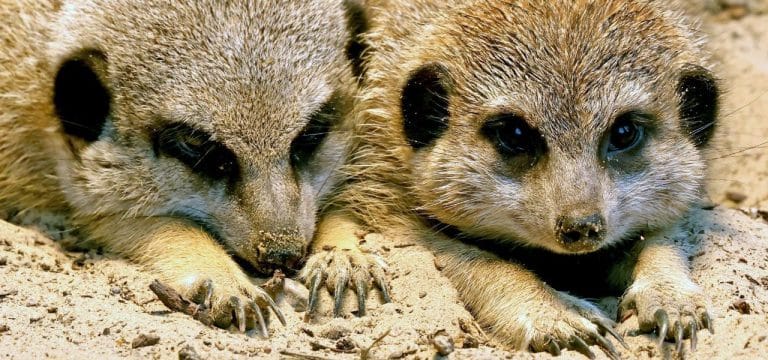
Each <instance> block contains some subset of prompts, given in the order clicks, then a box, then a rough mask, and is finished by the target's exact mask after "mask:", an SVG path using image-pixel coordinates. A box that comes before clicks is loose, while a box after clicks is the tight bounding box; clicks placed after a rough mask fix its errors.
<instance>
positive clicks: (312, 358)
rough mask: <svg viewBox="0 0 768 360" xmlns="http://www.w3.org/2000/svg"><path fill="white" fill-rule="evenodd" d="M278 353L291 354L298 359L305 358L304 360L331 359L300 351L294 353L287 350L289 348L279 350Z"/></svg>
mask: <svg viewBox="0 0 768 360" xmlns="http://www.w3.org/2000/svg"><path fill="white" fill-rule="evenodd" d="M280 354H281V355H285V356H292V357H295V358H299V359H305V360H331V359H328V358H324V357H322V356H315V355H307V354H301V353H296V352H293V351H289V350H281V351H280Z"/></svg>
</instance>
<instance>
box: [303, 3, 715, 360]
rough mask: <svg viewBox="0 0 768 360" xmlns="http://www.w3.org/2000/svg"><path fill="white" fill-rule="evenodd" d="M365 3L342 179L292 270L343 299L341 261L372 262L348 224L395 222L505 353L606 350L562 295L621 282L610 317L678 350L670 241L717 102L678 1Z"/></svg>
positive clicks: (676, 284) (693, 322)
mask: <svg viewBox="0 0 768 360" xmlns="http://www.w3.org/2000/svg"><path fill="white" fill-rule="evenodd" d="M367 7H368V9H367V11H368V12H367V16H368V19H369V24H370V29H369V30H368V32H367V34H366V35H365V36H364V37H365V39H366V42H367V44H368V47H369V52H368V55H367V56H366V57H365V64H364V70H365V73H364V80H363V87H362V90H361V95H360V97H359V99H360V100H359V101H358V103H357V104H356V105H355V106H356V110H355V111H356V113H357V116H358V117H359V119H358V120H357V122H358V125H357V126H358V128H357V130H356V132H357V134H358V140H357V143H356V144H355V150H354V151H353V153H354V155H353V156H352V157H351V161H350V163H349V164H348V165H347V167H346V168H345V171H346V172H348V173H349V174H351V175H352V176H351V177H350V179H351V180H350V181H349V182H348V183H347V184H346V185H345V188H343V190H341V191H340V192H339V194H338V196H337V198H336V202H335V203H336V206H335V208H334V209H333V211H330V212H328V213H327V214H326V216H325V217H324V218H323V219H322V220H321V223H320V224H319V229H320V231H319V232H318V237H317V239H316V245H315V249H316V251H318V252H319V253H318V254H316V255H314V256H313V257H312V258H311V259H310V260H309V261H308V263H307V264H308V267H307V268H305V269H304V270H303V272H302V274H303V275H304V277H305V279H307V280H306V281H307V283H308V284H309V285H310V288H311V289H312V290H313V293H312V297H311V298H316V294H315V293H316V288H317V287H318V286H317V284H318V283H322V282H323V281H325V282H328V283H331V286H330V287H331V288H335V289H337V290H341V291H340V292H339V294H341V293H343V290H344V289H345V285H343V284H342V285H339V283H340V282H342V281H347V280H348V279H347V278H344V277H339V276H338V275H337V274H339V273H351V274H357V273H360V272H361V271H360V264H363V265H364V266H365V267H364V268H363V270H366V271H362V273H371V272H374V273H376V272H381V269H380V267H379V265H377V264H376V263H375V262H374V261H371V260H370V256H369V255H366V254H363V253H362V252H361V251H360V250H359V249H357V236H356V234H357V233H359V232H360V231H361V230H367V229H378V230H385V231H386V230H387V229H388V228H390V227H393V226H394V227H397V226H405V228H406V229H409V231H411V232H416V233H418V234H420V237H421V238H423V239H424V241H425V243H426V244H428V245H429V247H430V248H432V249H433V250H434V252H435V255H436V257H437V258H438V259H439V260H440V262H441V263H442V264H443V265H444V269H443V273H444V274H446V275H447V276H448V277H449V278H451V279H452V281H453V283H454V284H455V286H456V287H457V289H458V291H459V294H460V295H461V297H462V299H463V301H465V303H466V304H467V306H468V307H469V308H470V310H472V311H473V313H474V314H475V315H476V316H477V318H478V320H479V321H480V322H481V323H482V324H483V325H485V326H488V327H489V328H491V329H492V333H493V334H494V335H495V338H496V339H498V340H500V341H502V342H504V343H506V344H508V345H510V346H513V347H515V348H518V349H531V350H533V351H549V352H551V353H553V354H559V353H560V351H561V349H563V348H569V349H575V350H579V351H582V352H583V353H585V354H588V355H592V352H591V350H590V349H589V347H588V345H592V344H594V345H598V346H601V347H603V348H604V349H606V351H607V352H608V354H609V355H611V356H617V352H616V350H615V347H614V346H613V345H612V344H611V343H610V342H609V341H608V340H607V339H606V338H605V337H604V335H605V334H606V333H611V334H612V335H614V336H616V337H617V339H619V340H621V339H620V337H619V336H618V335H617V334H615V331H614V330H613V329H612V326H613V325H614V324H613V322H612V321H611V320H609V318H608V317H607V316H606V314H603V313H602V311H601V310H599V309H598V308H597V307H595V306H594V305H593V304H591V303H590V302H589V301H587V300H585V299H583V298H580V297H577V296H576V295H578V294H580V293H581V294H584V295H585V296H591V295H595V294H597V293H608V294H615V295H620V294H622V292H623V293H624V295H623V298H622V299H623V301H622V303H621V306H620V307H621V311H620V313H621V314H620V315H621V316H626V315H628V314H630V313H631V312H634V313H636V314H637V316H638V319H639V324H640V327H641V330H642V331H646V332H651V331H654V330H657V331H658V333H659V334H660V338H661V341H663V340H664V339H665V338H666V339H672V340H675V341H676V342H677V346H678V350H680V349H681V346H682V343H683V339H684V338H690V339H691V346H692V347H695V342H696V335H697V331H698V330H699V329H704V328H709V329H712V322H711V319H710V315H709V313H708V302H707V300H706V296H705V295H704V294H702V292H701V290H700V289H699V287H697V285H696V284H695V283H693V281H692V280H691V279H690V277H689V275H688V272H689V269H688V264H687V258H686V256H685V255H684V254H682V250H680V249H678V248H677V247H676V246H675V243H674V241H673V239H675V238H678V237H684V236H685V234H683V233H682V231H681V230H680V229H679V228H678V224H679V223H680V222H681V219H682V218H683V217H684V216H686V214H687V213H688V212H689V211H690V209H691V208H692V207H694V206H695V205H696V204H697V203H698V201H699V200H700V198H701V196H702V191H703V190H702V185H703V181H704V176H705V168H706V163H705V159H704V156H703V152H704V151H705V149H706V145H707V143H708V142H709V140H710V138H711V136H712V134H713V129H714V126H715V123H716V118H717V109H718V96H719V95H718V85H717V81H716V80H715V78H714V76H713V74H712V73H711V71H710V70H709V68H708V64H707V56H706V54H705V53H704V52H703V50H702V48H701V43H702V39H701V38H700V35H699V33H698V32H697V30H696V27H695V26H694V25H693V24H692V23H691V22H690V21H689V20H688V19H687V18H686V17H685V16H684V14H682V13H680V12H678V11H677V10H675V9H674V8H672V4H669V3H668V2H666V1H664V2H662V1H654V0H604V1H566V0H556V1H534V0H522V1H501V0H499V1H494V0H482V1H481V0H464V1H459V2H451V3H448V2H443V1H430V0H410V1H407V0H394V1H392V0H390V1H368V2H367ZM332 246H333V247H335V248H333V249H331V247H332ZM339 248H341V249H344V250H345V251H344V252H340V251H339V250H338V249H339ZM322 249H325V250H322ZM345 256H346V258H345ZM338 258H342V260H340V261H338V260H336V259H338ZM345 259H346V260H345ZM359 259H363V260H359ZM329 260H330V261H329ZM318 264H319V265H318ZM372 268H373V269H378V270H375V271H370V270H369V269H372ZM339 269H345V270H339ZM323 274H324V275H323ZM352 278H353V279H354V278H355V275H353V276H352ZM382 282H383V281H382ZM334 284H335V285H334ZM361 289H362V290H358V291H366V289H365V288H364V287H362V288H361ZM566 291H569V292H570V293H567V292H566ZM339 294H336V295H337V299H338V298H339V296H338V295H339ZM361 306H364V304H361Z"/></svg>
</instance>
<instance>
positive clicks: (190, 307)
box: [149, 280, 213, 325]
mask: <svg viewBox="0 0 768 360" xmlns="http://www.w3.org/2000/svg"><path fill="white" fill-rule="evenodd" d="M149 289H150V290H152V292H154V293H155V295H157V298H158V299H160V301H162V302H163V304H165V306H166V307H168V308H169V309H171V310H173V311H177V312H180V313H183V314H187V315H189V316H192V317H193V318H194V319H195V320H198V321H200V322H202V323H203V324H205V325H211V324H213V317H211V314H210V313H209V312H208V308H206V307H205V306H204V305H198V304H195V303H193V302H192V301H189V300H187V299H185V298H184V297H183V296H181V294H179V293H178V292H177V291H176V290H174V289H173V288H171V287H170V286H168V285H165V284H163V283H161V282H160V281H159V280H155V281H153V282H152V283H151V284H149Z"/></svg>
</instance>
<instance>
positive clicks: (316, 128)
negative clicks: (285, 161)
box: [291, 100, 339, 167]
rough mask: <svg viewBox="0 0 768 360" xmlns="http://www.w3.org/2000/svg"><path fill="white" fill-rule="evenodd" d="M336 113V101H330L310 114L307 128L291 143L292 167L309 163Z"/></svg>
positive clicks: (336, 115)
mask: <svg viewBox="0 0 768 360" xmlns="http://www.w3.org/2000/svg"><path fill="white" fill-rule="evenodd" d="M338 113H339V112H338V108H337V103H336V101H333V100H331V101H329V102H327V103H325V104H324V105H323V106H322V107H321V108H320V109H319V110H317V111H316V112H315V113H314V114H312V116H311V117H310V118H309V123H307V126H306V127H305V128H304V130H302V131H301V133H300V134H299V136H297V137H296V138H295V139H293V142H291V164H293V166H294V167H302V166H304V165H306V164H307V163H308V162H309V160H310V159H311V158H312V155H314V153H315V152H316V151H317V148H319V147H320V144H322V142H323V140H325V138H326V136H328V132H329V131H330V128H331V125H332V124H333V123H335V121H336V118H337V117H338Z"/></svg>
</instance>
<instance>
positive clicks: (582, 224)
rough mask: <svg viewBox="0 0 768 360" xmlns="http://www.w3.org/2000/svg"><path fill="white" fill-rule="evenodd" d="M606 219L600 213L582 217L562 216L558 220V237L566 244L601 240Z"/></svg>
mask: <svg viewBox="0 0 768 360" xmlns="http://www.w3.org/2000/svg"><path fill="white" fill-rule="evenodd" d="M604 228H605V221H604V220H603V217H602V216H601V215H600V214H593V215H590V216H586V217H581V218H571V217H561V218H560V219H558V222H557V229H556V231H557V233H558V234H559V236H558V238H559V239H560V241H562V242H563V243H564V244H573V243H576V242H579V241H600V240H601V239H602V237H603V235H604V233H605V231H604Z"/></svg>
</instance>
